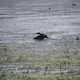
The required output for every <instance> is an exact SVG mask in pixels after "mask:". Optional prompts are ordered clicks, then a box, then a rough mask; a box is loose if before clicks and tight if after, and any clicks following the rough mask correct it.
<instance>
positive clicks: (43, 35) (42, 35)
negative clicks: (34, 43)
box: [33, 33, 48, 41]
mask: <svg viewBox="0 0 80 80" xmlns="http://www.w3.org/2000/svg"><path fill="white" fill-rule="evenodd" d="M36 34H38V36H36V37H34V38H33V39H35V40H39V41H41V40H44V39H46V38H48V37H47V35H45V34H42V33H36Z"/></svg>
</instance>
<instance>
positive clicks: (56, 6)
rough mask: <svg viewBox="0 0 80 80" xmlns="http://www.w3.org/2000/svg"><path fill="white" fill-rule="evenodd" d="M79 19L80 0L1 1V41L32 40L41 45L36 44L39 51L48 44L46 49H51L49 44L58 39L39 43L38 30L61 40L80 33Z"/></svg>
mask: <svg viewBox="0 0 80 80" xmlns="http://www.w3.org/2000/svg"><path fill="white" fill-rule="evenodd" d="M72 3H76V4H77V6H72ZM50 8H51V9H50ZM79 21H80V1H79V0H76V1H75V2H74V1H73V0H56V1H55V0H0V43H26V44H28V43H30V46H34V45H35V44H36V45H37V46H38V47H35V46H34V47H35V48H36V50H37V51H38V49H39V50H41V48H43V47H46V46H47V49H45V51H46V50H50V48H48V45H51V46H52V45H53V44H52V43H54V41H56V40H54V41H53V40H49V39H48V40H44V41H42V42H38V41H37V42H36V41H34V40H33V37H34V36H36V35H35V33H36V32H44V33H46V34H47V35H48V36H49V37H51V38H55V39H56V38H59V39H61V38H62V36H63V35H68V34H70V35H71V34H77V33H79V32H80V22H79ZM45 44H46V45H45ZM42 46H43V47H42ZM31 48H32V47H31ZM31 48H29V50H31ZM33 49H34V48H33ZM42 50H44V48H43V49H42ZM37 51H36V52H37Z"/></svg>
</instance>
